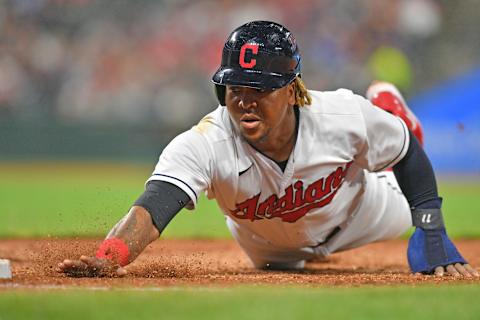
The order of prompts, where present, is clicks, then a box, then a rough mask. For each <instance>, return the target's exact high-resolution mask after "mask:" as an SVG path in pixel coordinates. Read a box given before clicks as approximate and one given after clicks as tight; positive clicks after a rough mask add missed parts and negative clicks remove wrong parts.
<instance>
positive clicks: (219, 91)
mask: <svg viewBox="0 0 480 320" xmlns="http://www.w3.org/2000/svg"><path fill="white" fill-rule="evenodd" d="M225 91H226V87H225V86H222V85H220V84H215V93H216V95H217V99H218V102H219V103H220V105H221V106H225Z"/></svg>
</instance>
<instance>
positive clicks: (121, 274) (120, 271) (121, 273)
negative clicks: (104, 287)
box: [117, 267, 127, 277]
mask: <svg viewBox="0 0 480 320" xmlns="http://www.w3.org/2000/svg"><path fill="white" fill-rule="evenodd" d="M126 275H127V269H125V268H122V267H120V268H118V269H117V276H119V277H124V276H126Z"/></svg>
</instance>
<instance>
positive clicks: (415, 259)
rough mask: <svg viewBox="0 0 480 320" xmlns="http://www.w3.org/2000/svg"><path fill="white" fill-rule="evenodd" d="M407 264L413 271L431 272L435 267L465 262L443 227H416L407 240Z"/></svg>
mask: <svg viewBox="0 0 480 320" xmlns="http://www.w3.org/2000/svg"><path fill="white" fill-rule="evenodd" d="M407 256H408V264H409V265H410V269H411V270H412V272H413V273H417V272H421V273H424V274H432V273H433V272H434V270H435V268H436V267H439V266H442V267H444V266H447V265H449V264H455V263H462V264H466V263H467V262H466V261H465V259H464V258H463V257H462V256H461V255H460V253H459V252H458V250H457V248H456V247H455V245H454V244H453V243H452V241H451V240H450V239H449V238H448V236H447V232H446V231H445V229H444V228H443V229H438V230H424V229H422V228H419V227H417V228H416V230H415V232H414V233H413V235H412V236H411V237H410V240H409V241H408V250H407Z"/></svg>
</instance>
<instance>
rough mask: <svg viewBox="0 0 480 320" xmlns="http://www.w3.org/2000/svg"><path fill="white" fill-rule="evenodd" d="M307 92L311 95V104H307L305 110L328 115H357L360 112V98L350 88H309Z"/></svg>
mask: <svg viewBox="0 0 480 320" xmlns="http://www.w3.org/2000/svg"><path fill="white" fill-rule="evenodd" d="M308 92H309V93H310V95H311V97H312V104H311V105H309V106H307V108H305V111H308V112H310V113H316V114H330V115H335V114H337V115H357V114H359V113H360V109H359V104H360V100H361V99H362V98H361V97H360V96H358V95H357V94H355V93H353V91H351V90H348V89H343V88H342V89H338V90H335V91H315V90H309V91H308ZM302 109H303V108H302Z"/></svg>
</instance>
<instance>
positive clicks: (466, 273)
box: [454, 263, 472, 278]
mask: <svg viewBox="0 0 480 320" xmlns="http://www.w3.org/2000/svg"><path fill="white" fill-rule="evenodd" d="M454 267H455V269H457V271H458V272H460V274H461V275H462V276H464V277H466V278H471V277H472V275H471V274H470V272H469V271H468V270H467V269H465V267H464V266H463V265H462V264H460V263H456V264H455V265H454Z"/></svg>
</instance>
